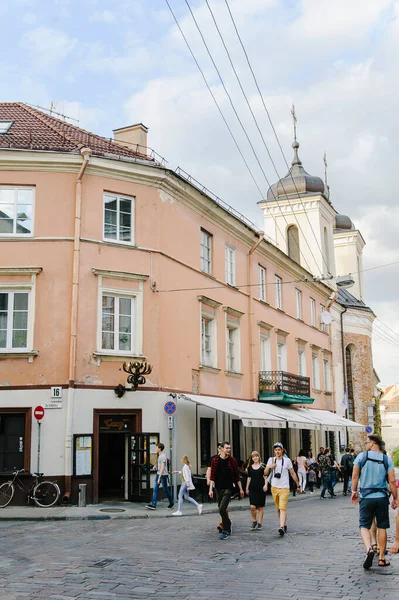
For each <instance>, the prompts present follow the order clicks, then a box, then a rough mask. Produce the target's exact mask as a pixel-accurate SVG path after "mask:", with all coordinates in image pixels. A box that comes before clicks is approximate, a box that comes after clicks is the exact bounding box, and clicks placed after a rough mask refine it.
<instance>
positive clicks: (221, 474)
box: [209, 442, 244, 540]
mask: <svg viewBox="0 0 399 600" xmlns="http://www.w3.org/2000/svg"><path fill="white" fill-rule="evenodd" d="M234 484H235V485H237V486H238V488H239V490H240V497H241V498H243V497H244V490H243V489H242V484H241V481H240V472H239V470H238V464H237V461H236V459H235V458H233V457H232V456H231V446H230V443H229V442H222V443H221V447H220V453H219V456H214V457H213V459H212V462H211V475H210V485H209V496H210V497H211V498H213V495H214V491H213V490H214V489H215V490H216V499H217V503H218V507H219V514H220V516H221V518H222V527H223V529H222V533H221V534H220V539H221V540H227V538H228V537H230V535H231V521H230V518H229V515H228V512H227V507H228V506H229V502H230V499H231V494H232V491H233V486H234Z"/></svg>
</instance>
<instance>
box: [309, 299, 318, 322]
mask: <svg viewBox="0 0 399 600" xmlns="http://www.w3.org/2000/svg"><path fill="white" fill-rule="evenodd" d="M309 309H310V324H311V326H312V327H315V326H316V301H315V300H313V298H310V302H309Z"/></svg>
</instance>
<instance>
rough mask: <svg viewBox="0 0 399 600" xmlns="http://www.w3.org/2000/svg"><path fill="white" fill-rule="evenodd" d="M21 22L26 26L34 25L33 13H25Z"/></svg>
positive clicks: (35, 19) (34, 16)
mask: <svg viewBox="0 0 399 600" xmlns="http://www.w3.org/2000/svg"><path fill="white" fill-rule="evenodd" d="M22 22H23V23H25V24H26V25H36V23H37V16H36V15H35V13H32V12H27V13H25V14H24V15H23V17H22Z"/></svg>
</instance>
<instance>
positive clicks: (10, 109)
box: [0, 102, 154, 162]
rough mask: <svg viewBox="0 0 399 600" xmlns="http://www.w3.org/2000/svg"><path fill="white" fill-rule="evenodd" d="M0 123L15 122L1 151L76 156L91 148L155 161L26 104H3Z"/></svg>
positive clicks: (1, 139)
mask: <svg viewBox="0 0 399 600" xmlns="http://www.w3.org/2000/svg"><path fill="white" fill-rule="evenodd" d="M0 121H13V124H12V125H11V127H10V129H9V130H8V131H7V133H5V134H0V149H1V148H11V149H12V148H15V149H18V150H25V149H29V150H49V151H54V152H68V153H77V152H80V150H81V148H90V149H91V151H92V153H93V154H95V155H97V156H106V157H110V156H120V157H126V158H135V159H140V160H148V161H149V162H154V159H153V158H152V157H149V156H147V155H145V154H140V153H139V152H137V151H135V150H133V149H131V148H126V147H124V146H121V145H119V144H117V143H116V142H113V141H112V140H109V139H107V138H104V137H101V136H100V135H96V134H94V133H91V132H90V131H86V130H85V129H81V128H80V127H76V126H75V125H71V123H67V122H66V121H62V120H61V119H57V118H56V117H53V116H51V115H47V114H46V113H44V112H42V111H40V110H37V109H36V108H33V107H31V106H28V105H27V104H24V103H23V102H0ZM134 148H135V146H134Z"/></svg>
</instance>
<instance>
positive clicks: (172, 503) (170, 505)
mask: <svg viewBox="0 0 399 600" xmlns="http://www.w3.org/2000/svg"><path fill="white" fill-rule="evenodd" d="M174 505H175V503H174V502H171V503H170V504H169V505H168V506H167V507H166V508H173V507H174Z"/></svg>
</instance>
